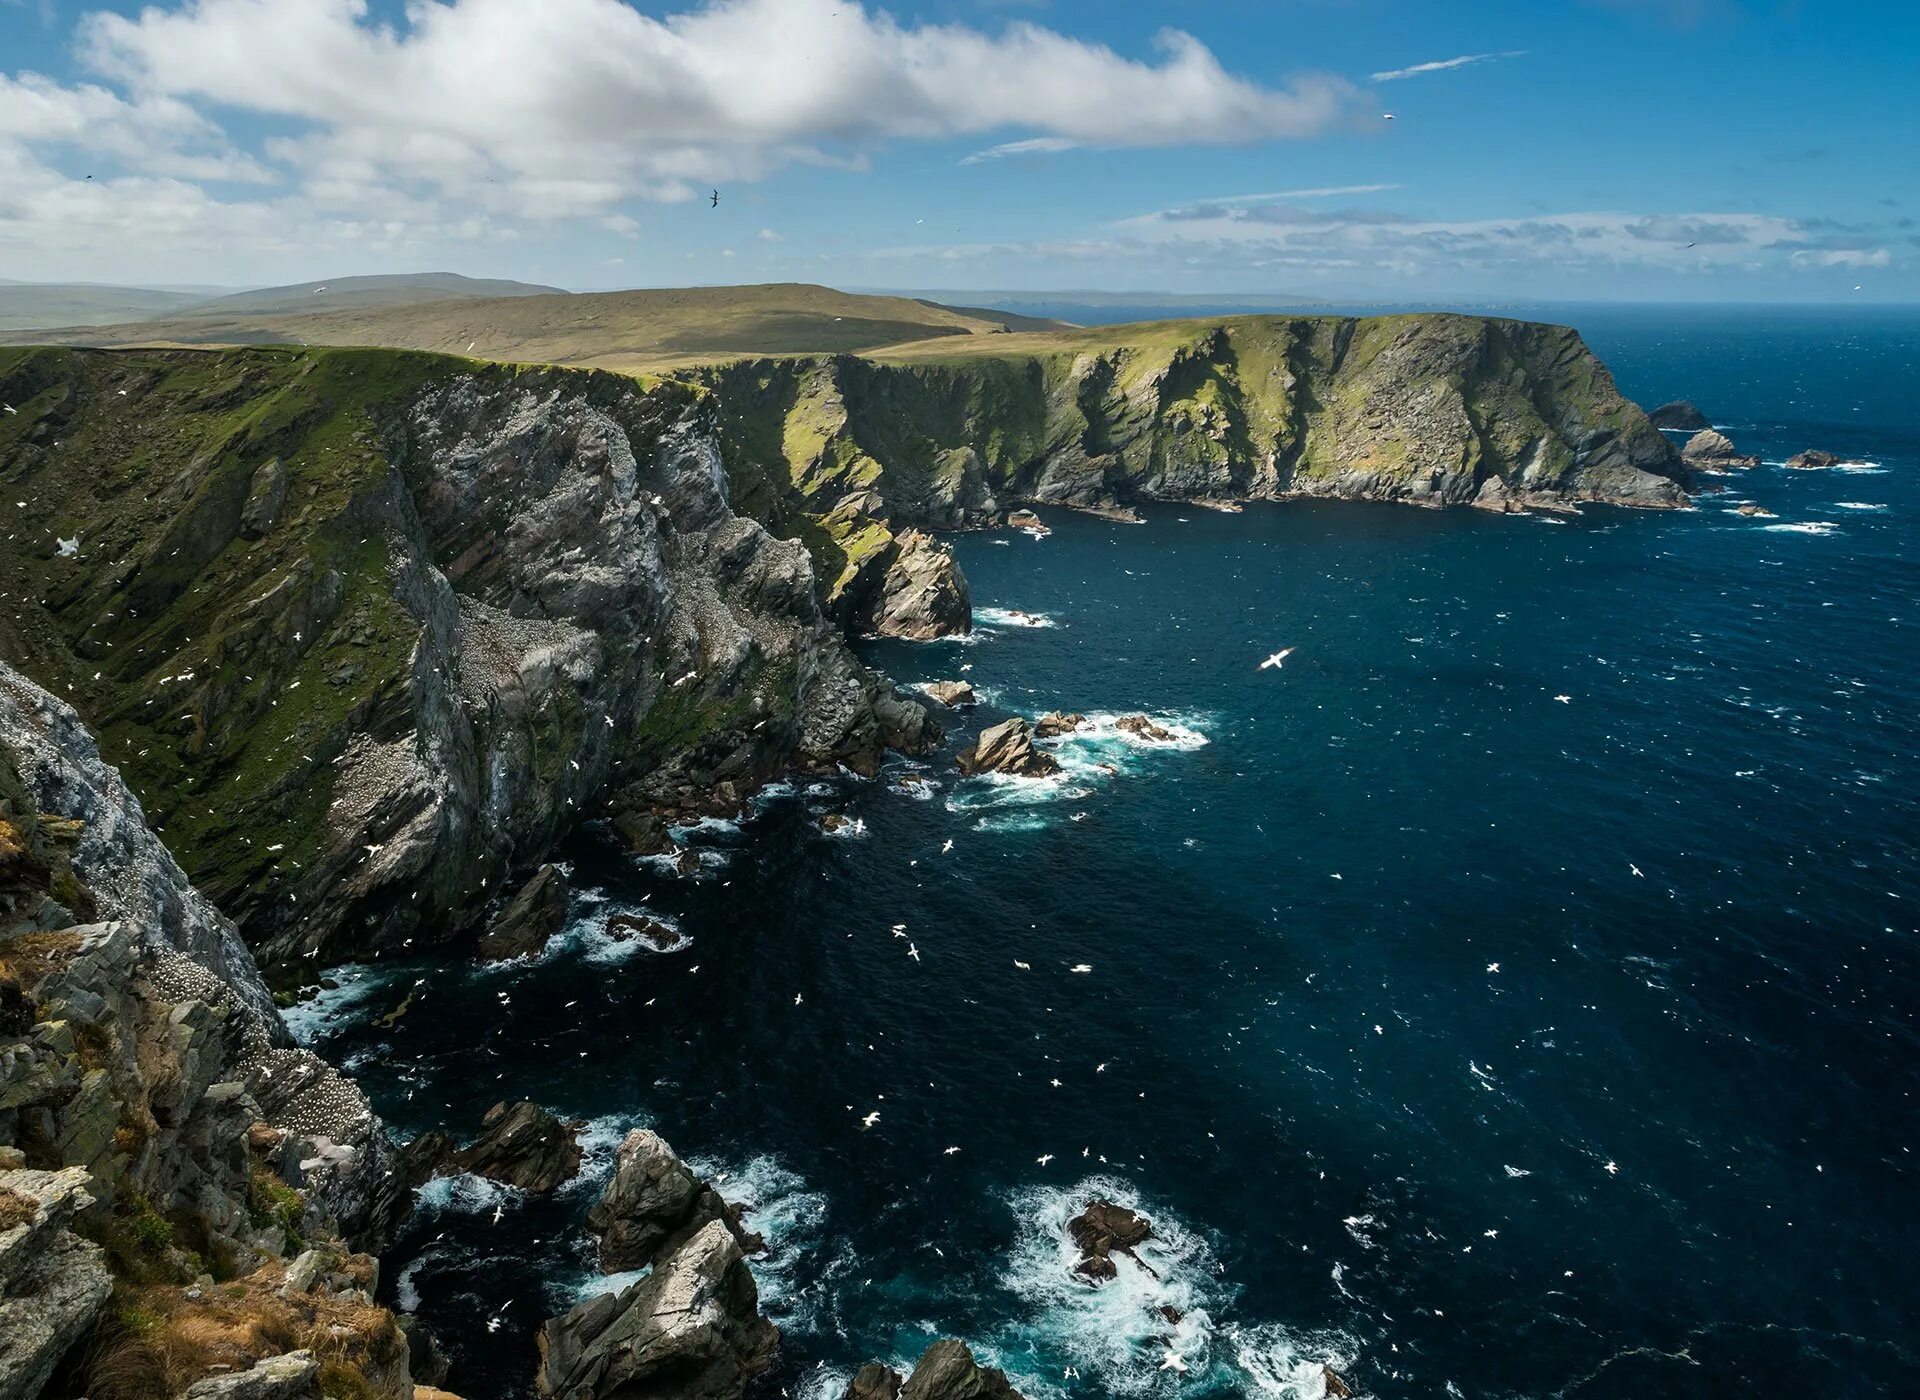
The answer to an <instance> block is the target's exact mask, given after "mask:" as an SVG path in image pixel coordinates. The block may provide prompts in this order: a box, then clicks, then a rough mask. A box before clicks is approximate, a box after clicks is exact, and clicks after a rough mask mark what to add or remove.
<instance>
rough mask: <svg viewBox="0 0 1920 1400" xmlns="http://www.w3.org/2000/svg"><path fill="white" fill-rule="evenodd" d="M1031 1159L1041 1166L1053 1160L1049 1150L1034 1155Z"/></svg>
mask: <svg viewBox="0 0 1920 1400" xmlns="http://www.w3.org/2000/svg"><path fill="white" fill-rule="evenodd" d="M1033 1160H1034V1161H1036V1162H1038V1163H1039V1164H1040V1165H1041V1166H1043V1167H1044V1166H1045V1165H1046V1164H1047V1163H1049V1162H1051V1161H1052V1160H1053V1154H1052V1153H1051V1152H1042V1153H1041V1154H1040V1155H1039V1156H1038V1157H1035V1158H1034V1159H1033Z"/></svg>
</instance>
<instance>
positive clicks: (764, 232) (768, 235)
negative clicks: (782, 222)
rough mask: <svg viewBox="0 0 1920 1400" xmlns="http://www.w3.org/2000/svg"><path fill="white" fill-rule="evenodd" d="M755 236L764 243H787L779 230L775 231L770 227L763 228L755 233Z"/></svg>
mask: <svg viewBox="0 0 1920 1400" xmlns="http://www.w3.org/2000/svg"><path fill="white" fill-rule="evenodd" d="M754 237H755V238H757V239H759V240H760V241H761V242H762V243H785V242H786V241H787V240H786V239H784V238H782V237H781V236H780V235H779V234H778V233H777V232H775V231H774V230H773V229H770V228H763V229H761V230H760V232H758V233H756V234H755V235H754Z"/></svg>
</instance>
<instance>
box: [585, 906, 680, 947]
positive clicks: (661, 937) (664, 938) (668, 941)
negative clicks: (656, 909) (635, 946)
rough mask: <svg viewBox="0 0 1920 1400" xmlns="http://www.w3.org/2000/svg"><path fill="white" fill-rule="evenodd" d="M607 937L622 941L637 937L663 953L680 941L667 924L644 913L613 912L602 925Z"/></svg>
mask: <svg viewBox="0 0 1920 1400" xmlns="http://www.w3.org/2000/svg"><path fill="white" fill-rule="evenodd" d="M602 927H603V928H604V929H605V930H606V934H607V937H609V938H613V939H617V940H619V941H620V942H622V943H624V942H626V941H627V940H628V939H630V938H637V939H639V940H640V941H641V942H642V943H644V944H646V945H647V946H648V947H649V948H652V949H654V950H655V951H656V952H661V953H664V952H666V951H667V950H668V949H670V948H672V947H674V946H675V945H676V944H678V943H679V942H680V935H679V934H678V933H677V932H676V931H675V930H674V929H673V928H671V927H670V926H669V925H667V924H664V923H662V922H661V921H660V920H658V919H653V918H649V917H647V916H646V915H645V914H614V915H612V916H611V917H609V918H608V919H607V922H606V923H605V924H604V925H602Z"/></svg>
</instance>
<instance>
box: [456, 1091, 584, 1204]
mask: <svg viewBox="0 0 1920 1400" xmlns="http://www.w3.org/2000/svg"><path fill="white" fill-rule="evenodd" d="M583 1155H584V1154H583V1153H582V1152H581V1150H580V1144H579V1142H578V1141H577V1140H576V1138H575V1130H574V1128H572V1127H571V1126H569V1125H568V1124H566V1123H562V1122H561V1121H560V1120H559V1119H558V1118H556V1117H554V1116H553V1114H551V1113H549V1112H548V1111H547V1110H546V1109H544V1108H542V1107H541V1106H540V1105H539V1104H537V1103H533V1102H531V1101H530V1100H527V1099H521V1100H520V1101H519V1102H518V1103H512V1104H509V1103H497V1104H495V1105H494V1106H493V1107H492V1108H490V1109H488V1110H487V1115H486V1117H484V1118H482V1119H481V1120H480V1136H479V1137H478V1138H476V1139H474V1141H473V1142H472V1144H470V1145H469V1146H467V1147H464V1148H462V1149H461V1150H460V1151H458V1152H456V1153H454V1154H453V1157H452V1159H451V1160H452V1164H453V1166H454V1168H455V1170H458V1171H463V1172H472V1173H473V1174H474V1175H475V1176H484V1177H486V1178H488V1179H489V1180H492V1181H498V1182H502V1183H504V1184H506V1185H508V1186H518V1187H519V1188H520V1189H521V1190H523V1191H532V1192H535V1193H544V1192H547V1191H551V1190H553V1189H554V1188H555V1187H556V1186H559V1185H560V1184H561V1183H562V1182H565V1181H571V1180H572V1179H573V1177H574V1175H575V1173H577V1172H578V1171H579V1170H580V1162H581V1158H582V1157H583Z"/></svg>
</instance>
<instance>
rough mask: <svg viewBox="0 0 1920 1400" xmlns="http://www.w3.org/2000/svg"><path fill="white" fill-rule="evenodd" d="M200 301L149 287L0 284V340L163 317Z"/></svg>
mask: <svg viewBox="0 0 1920 1400" xmlns="http://www.w3.org/2000/svg"><path fill="white" fill-rule="evenodd" d="M200 300H202V298H201V297H198V296H196V295H194V294H193V293H192V292H163V291H157V290H155V289H153V288H151V287H95V286H89V285H85V284H81V283H34V282H13V283H7V282H0V335H6V334H8V333H11V332H19V331H32V330H41V329H44V328H48V327H55V326H108V325H114V324H116V323H119V322H124V321H138V320H144V319H146V318H148V317H152V316H168V315H172V314H173V313H175V312H177V311H179V310H181V309H182V308H184V307H188V306H191V305H193V304H194V303H195V302H198V301H200Z"/></svg>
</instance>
